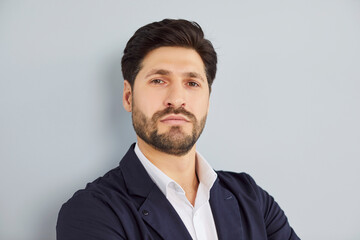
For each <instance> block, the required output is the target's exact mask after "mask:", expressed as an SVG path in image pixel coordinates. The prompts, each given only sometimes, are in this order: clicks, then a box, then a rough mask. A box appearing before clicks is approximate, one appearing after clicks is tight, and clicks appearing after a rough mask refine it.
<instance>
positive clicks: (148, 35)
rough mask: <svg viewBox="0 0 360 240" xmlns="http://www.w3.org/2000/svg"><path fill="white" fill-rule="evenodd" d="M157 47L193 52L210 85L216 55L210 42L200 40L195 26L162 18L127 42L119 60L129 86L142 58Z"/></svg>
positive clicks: (200, 36)
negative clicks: (203, 67) (198, 56)
mask: <svg viewBox="0 0 360 240" xmlns="http://www.w3.org/2000/svg"><path fill="white" fill-rule="evenodd" d="M159 47H184V48H190V49H194V50H195V51H196V52H197V53H198V54H199V55H200V57H201V59H202V61H203V62H204V66H205V73H206V78H207V81H208V85H209V90H211V85H212V83H213V81H214V79H215V75H216V64H217V55H216V52H215V50H214V47H213V45H212V43H211V42H210V41H209V40H207V39H205V38H204V32H203V31H202V29H201V27H200V25H199V24H197V23H196V22H192V21H187V20H184V19H176V20H175V19H164V20H162V21H159V22H153V23H150V24H147V25H145V26H143V27H141V28H139V29H138V30H137V31H136V32H135V33H134V35H133V36H132V37H131V38H130V40H129V41H128V42H127V44H126V47H125V49H124V56H123V57H122V60H121V68H122V73H123V77H124V79H125V80H127V81H129V83H130V86H131V87H133V85H134V81H135V78H136V76H137V74H138V73H139V71H140V70H141V64H142V61H143V59H144V58H145V56H146V55H147V54H148V53H149V52H150V51H152V50H154V49H156V48H159Z"/></svg>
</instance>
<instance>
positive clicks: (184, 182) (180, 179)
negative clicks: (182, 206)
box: [138, 137, 199, 205]
mask: <svg viewBox="0 0 360 240" xmlns="http://www.w3.org/2000/svg"><path fill="white" fill-rule="evenodd" d="M138 146H139V148H140V150H141V152H142V153H143V154H144V155H145V157H146V158H147V159H149V161H150V162H151V163H152V164H154V165H155V166H156V167H157V168H159V169H160V170H161V171H162V172H163V173H165V174H166V175H167V176H168V177H170V178H171V179H173V180H174V181H175V182H177V183H178V184H179V185H180V186H181V187H182V188H183V189H184V191H185V193H186V197H187V198H188V200H189V201H190V202H191V203H192V204H193V205H194V202H195V197H196V192H197V188H198V185H199V182H198V179H197V176H196V169H195V166H196V146H195V145H194V146H193V147H192V149H191V150H190V151H189V152H187V153H186V154H185V155H182V156H175V155H171V154H167V153H164V152H161V151H159V150H157V149H155V148H154V147H152V146H151V145H149V144H147V143H145V142H144V141H143V140H142V139H140V138H139V137H138Z"/></svg>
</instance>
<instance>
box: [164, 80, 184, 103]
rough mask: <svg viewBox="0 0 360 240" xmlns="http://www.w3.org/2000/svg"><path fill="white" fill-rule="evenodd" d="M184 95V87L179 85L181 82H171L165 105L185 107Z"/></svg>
mask: <svg viewBox="0 0 360 240" xmlns="http://www.w3.org/2000/svg"><path fill="white" fill-rule="evenodd" d="M185 95H186V93H185V89H184V88H183V87H182V86H181V84H173V85H172V86H170V87H169V88H168V93H167V97H166V99H165V102H164V104H165V106H166V107H173V108H175V109H176V108H179V107H182V108H185V106H186V101H185V97H186V96H185Z"/></svg>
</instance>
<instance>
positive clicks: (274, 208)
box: [247, 175, 300, 240]
mask: <svg viewBox="0 0 360 240" xmlns="http://www.w3.org/2000/svg"><path fill="white" fill-rule="evenodd" d="M247 177H248V179H249V181H250V183H251V184H252V186H253V188H254V189H255V192H256V194H257V195H258V198H259V202H260V208H261V211H262V213H263V217H264V222H265V226H266V232H267V237H268V240H300V238H299V237H298V236H297V235H296V233H295V232H294V230H293V229H292V228H291V227H290V225H289V222H288V219H287V217H286V216H285V213H284V211H283V210H282V209H281V208H280V206H279V205H278V204H277V202H276V201H275V200H274V198H273V197H272V196H271V195H269V194H268V193H267V192H266V191H265V190H263V189H262V188H261V187H259V186H258V185H257V184H256V183H255V181H254V180H253V179H252V178H251V177H250V176H249V175H247Z"/></svg>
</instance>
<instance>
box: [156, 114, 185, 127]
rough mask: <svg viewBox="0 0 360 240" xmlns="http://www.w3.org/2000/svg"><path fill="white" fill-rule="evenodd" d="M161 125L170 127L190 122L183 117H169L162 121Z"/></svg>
mask: <svg viewBox="0 0 360 240" xmlns="http://www.w3.org/2000/svg"><path fill="white" fill-rule="evenodd" d="M160 122H161V123H165V124H170V125H179V124H184V123H188V122H190V120H189V119H187V118H186V117H184V116H182V115H169V116H166V117H164V118H162V119H160Z"/></svg>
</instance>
